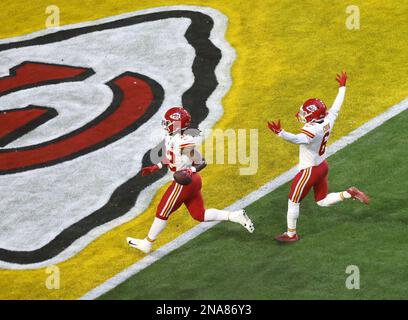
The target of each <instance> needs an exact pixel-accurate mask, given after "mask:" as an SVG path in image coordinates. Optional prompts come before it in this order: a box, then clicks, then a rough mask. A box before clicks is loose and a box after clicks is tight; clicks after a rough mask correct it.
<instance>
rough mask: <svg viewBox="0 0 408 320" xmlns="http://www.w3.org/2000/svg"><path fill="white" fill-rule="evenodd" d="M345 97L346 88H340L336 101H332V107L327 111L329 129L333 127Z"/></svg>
mask: <svg viewBox="0 0 408 320" xmlns="http://www.w3.org/2000/svg"><path fill="white" fill-rule="evenodd" d="M345 95H346V87H340V88H339V93H338V94H337V96H336V99H335V100H334V102H333V105H332V107H331V108H330V110H329V114H328V115H327V119H328V120H329V122H330V127H333V125H334V122H335V121H336V119H337V116H338V115H339V112H340V109H341V106H342V104H343V101H344V97H345Z"/></svg>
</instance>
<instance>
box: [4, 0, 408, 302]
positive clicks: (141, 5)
mask: <svg viewBox="0 0 408 320" xmlns="http://www.w3.org/2000/svg"><path fill="white" fill-rule="evenodd" d="M51 3H52V4H54V5H57V6H59V7H60V10H61V23H62V24H72V23H78V22H84V21H89V20H95V19H98V18H103V17H108V16H112V15H115V14H120V13H124V12H130V11H135V10H141V9H147V8H151V7H157V6H165V5H177V4H191V5H202V6H211V7H213V8H215V9H218V10H220V11H221V12H222V13H224V14H225V15H227V16H228V18H229V25H228V31H227V35H226V37H227V39H228V41H229V42H230V44H231V45H232V46H233V47H234V48H235V50H236V52H237V55H238V56H237V60H236V61H235V63H234V65H233V68H232V75H233V81H234V82H233V86H232V88H231V90H230V92H229V93H228V94H227V96H226V97H225V98H224V99H223V108H224V115H223V117H222V119H221V120H220V121H219V122H218V123H217V125H216V128H220V129H223V128H224V129H225V128H233V129H238V128H240V129H250V128H259V146H260V152H259V163H258V173H257V174H256V175H253V176H240V175H239V168H240V167H241V165H240V164H226V165H211V166H209V167H208V168H206V169H205V171H204V172H203V190H204V198H205V200H206V205H207V207H221V208H222V207H226V206H228V205H229V204H231V203H233V202H235V201H236V200H237V199H239V198H241V197H243V196H244V195H246V194H248V193H249V192H251V191H252V190H255V189H257V188H258V187H259V186H261V185H263V184H264V183H266V182H267V181H269V180H271V179H272V178H274V177H276V176H277V175H278V174H279V173H281V172H284V171H286V170H288V169H289V168H291V167H292V166H293V165H295V163H296V162H297V153H298V150H297V148H296V147H295V146H292V145H288V144H285V142H284V141H282V140H280V139H278V138H276V137H274V136H273V135H272V134H271V133H270V131H269V130H267V129H266V120H268V119H270V120H272V119H281V120H282V125H283V127H284V128H285V129H286V130H288V131H292V132H296V131H298V130H299V129H298V126H299V124H298V123H297V121H296V119H295V118H294V117H293V115H294V114H295V112H296V111H297V109H298V106H299V105H300V104H301V103H302V102H303V101H304V100H305V99H307V98H310V97H312V96H313V97H314V96H316V97H321V98H322V99H323V100H325V101H326V102H327V104H329V105H330V103H331V102H332V101H333V99H334V97H335V95H336V91H337V89H336V83H335V82H334V77H335V73H336V72H339V71H340V69H345V70H347V71H348V74H349V81H348V86H349V89H348V91H347V94H346V101H345V105H344V107H343V109H342V111H341V115H340V117H339V119H338V121H337V123H336V127H335V128H334V132H333V136H332V137H331V140H330V142H333V141H335V140H336V139H338V138H339V137H341V136H343V135H345V134H347V133H348V132H350V131H351V130H352V129H354V128H357V127H358V126H360V125H361V124H363V123H364V122H366V121H367V120H368V119H370V118H372V117H374V116H376V115H378V114H379V113H381V112H383V111H384V110H385V109H386V108H387V107H388V106H390V105H394V104H395V103H397V102H399V101H400V100H402V99H403V98H405V97H406V96H408V87H407V86H406V81H405V75H406V74H407V73H408V65H407V64H406V52H407V49H408V48H407V43H408V41H407V40H406V37H405V34H404V33H403V32H401V30H406V29H408V20H407V19H406V18H405V16H404V15H401V12H405V11H406V10H407V9H408V3H405V2H399V3H397V2H391V1H390V2H383V1H380V0H376V1H374V0H364V1H361V0H359V1H357V0H356V1H353V4H354V5H358V6H359V7H360V9H361V14H362V19H361V29H360V30H352V31H350V30H347V29H346V28H345V19H346V13H345V10H346V7H347V6H348V5H349V2H347V1H327V2H323V1H319V0H316V1H296V2H294V1H289V0H286V1H263V0H257V1H255V2H254V1H252V2H251V1H231V0H217V1H210V0H206V1H198V0H175V1H164V0H158V1H151V0H138V1H134V0H121V1H116V0H107V1H97V0H55V1H52V2H49V0H36V1H18V0H3V1H2V2H1V4H2V9H3V10H0V20H1V21H2V24H1V25H0V37H1V38H7V37H11V36H17V35H22V34H26V33H30V32H34V31H37V30H41V29H43V28H44V22H45V18H46V15H45V8H46V7H47V6H48V5H50V4H51ZM390 16H391V17H392V19H389V17H390ZM390 52H392V55H391V54H390ZM395 66H398V68H396V67H395ZM2 71H3V72H4V70H2ZM158 125H159V124H158ZM220 177H222V181H228V183H219V181H220ZM166 187H167V186H166ZM166 187H163V188H161V190H159V192H158V194H157V195H156V196H155V197H154V199H153V202H152V204H151V205H150V207H149V208H148V209H147V210H146V211H145V212H144V213H143V214H141V215H140V216H139V217H138V218H136V219H134V220H133V221H130V222H128V223H125V224H123V225H121V226H119V227H117V228H115V229H113V230H111V231H110V232H108V233H106V234H104V235H102V236H101V237H99V238H98V239H96V240H95V241H93V242H92V243H91V244H89V245H88V246H87V247H86V248H85V249H84V250H82V251H81V252H80V253H79V254H77V255H76V256H75V257H73V258H71V259H69V260H67V261H65V262H62V263H60V264H58V266H59V268H60V271H61V288H60V289H59V290H47V289H46V288H45V281H46V278H47V277H48V276H49V274H47V273H46V272H45V269H44V268H42V269H37V270H1V271H0V287H1V288H2V289H1V290H0V298H2V299H7V298H9V299H22V298H27V299H74V298H78V297H80V296H82V295H83V294H85V293H86V292H88V291H89V290H90V289H92V288H94V287H96V286H97V285H98V284H100V283H102V282H104V281H106V280H107V279H109V278H111V277H112V276H114V275H115V274H117V273H118V272H120V271H122V270H123V269H125V268H126V267H128V266H130V265H131V264H133V263H135V262H137V261H138V260H140V259H141V258H143V257H144V255H143V254H141V253H138V252H136V251H135V250H134V249H131V248H128V247H127V245H126V242H125V237H126V236H133V237H145V236H146V233H147V232H148V229H149V226H150V224H151V222H152V220H153V217H154V212H155V208H156V206H157V204H158V202H159V200H160V195H161V194H163V192H164V191H165V188H166ZM220 195H222V196H220ZM282 201H283V200H282ZM179 211H180V212H177V213H175V214H173V215H172V217H171V221H170V223H169V224H168V227H167V229H166V230H165V231H164V233H163V234H162V235H161V236H160V237H159V239H158V240H157V241H156V243H155V248H158V247H160V246H162V245H163V244H165V243H167V242H169V241H171V240H173V239H174V238H175V237H177V235H179V234H181V233H183V232H185V231H187V230H188V229H190V228H191V227H192V226H194V225H195V224H196V223H195V222H194V220H193V219H191V218H190V216H189V215H188V214H186V211H185V209H182V210H179ZM283 224H284V222H282V225H283ZM135 290H137V288H135Z"/></svg>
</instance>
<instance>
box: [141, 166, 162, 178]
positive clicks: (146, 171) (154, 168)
mask: <svg viewBox="0 0 408 320" xmlns="http://www.w3.org/2000/svg"><path fill="white" fill-rule="evenodd" d="M159 169H160V168H159V166H158V165H157V164H155V165H152V166H150V167H144V168H142V177H145V176H148V175H149V174H151V173H153V172H156V171H158V170H159Z"/></svg>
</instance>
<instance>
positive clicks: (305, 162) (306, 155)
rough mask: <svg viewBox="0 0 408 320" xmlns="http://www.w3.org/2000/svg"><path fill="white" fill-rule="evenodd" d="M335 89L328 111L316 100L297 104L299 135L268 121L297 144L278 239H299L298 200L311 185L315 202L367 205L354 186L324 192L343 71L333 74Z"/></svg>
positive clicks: (342, 89) (343, 87)
mask: <svg viewBox="0 0 408 320" xmlns="http://www.w3.org/2000/svg"><path fill="white" fill-rule="evenodd" d="M336 80H337V82H338V83H339V87H340V88H339V92H338V94H337V97H336V99H335V100H334V103H333V105H332V107H331V108H330V110H329V111H327V109H326V105H325V104H324V103H323V101H321V100H319V99H309V100H307V101H306V102H305V103H303V105H302V106H301V107H300V111H299V112H298V113H297V114H296V117H297V118H298V120H299V121H301V122H302V123H305V125H304V127H303V128H302V130H301V133H299V134H292V133H289V132H286V131H285V130H283V129H282V128H281V124H280V120H278V121H277V122H268V127H269V129H271V130H272V132H274V133H275V134H277V135H278V136H279V137H281V138H283V139H285V140H286V141H288V142H290V143H293V144H298V145H299V170H300V171H299V172H298V174H297V175H296V176H295V178H294V180H293V182H292V185H291V188H290V193H289V200H288V212H287V224H288V229H287V232H284V233H283V234H281V235H278V236H276V237H275V239H276V240H277V241H280V242H292V241H297V240H299V235H298V234H297V232H296V222H297V219H298V217H299V207H300V202H301V201H302V200H303V198H304V197H306V195H307V194H308V193H309V191H310V189H311V188H312V187H313V190H314V198H315V201H316V203H317V205H319V206H321V207H328V206H331V205H333V204H335V203H337V202H340V201H343V200H345V199H355V200H358V201H361V202H363V203H365V204H368V202H369V199H368V197H367V196H366V195H365V194H364V193H363V192H362V191H360V190H358V189H357V188H356V187H350V188H348V189H347V190H345V191H342V192H336V193H328V179H327V177H328V171H329V166H328V164H327V161H326V160H325V159H326V145H327V141H328V140H329V137H330V132H331V130H332V129H333V125H334V122H335V121H336V118H337V116H338V114H339V111H340V108H341V105H342V103H343V100H344V96H345V93H346V81H347V74H346V72H342V73H341V74H340V75H337V77H336Z"/></svg>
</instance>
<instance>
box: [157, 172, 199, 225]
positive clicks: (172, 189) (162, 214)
mask: <svg viewBox="0 0 408 320" xmlns="http://www.w3.org/2000/svg"><path fill="white" fill-rule="evenodd" d="M183 203H184V204H185V206H186V207H187V209H188V211H189V212H190V215H191V216H192V217H193V218H194V219H195V220H198V221H204V212H205V208H204V200H203V196H202V193H201V177H200V175H199V174H198V173H194V174H193V176H192V182H191V183H190V184H188V185H186V186H182V185H180V184H178V183H176V182H175V181H173V182H172V183H171V185H170V186H169V187H168V188H167V190H166V192H165V193H164V195H163V197H162V199H161V200H160V203H159V205H158V207H157V211H156V217H157V218H159V219H163V220H167V219H168V218H169V216H170V215H171V214H172V213H173V212H174V211H176V210H177V209H178V208H180V206H181V205H182V204H183Z"/></svg>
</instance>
